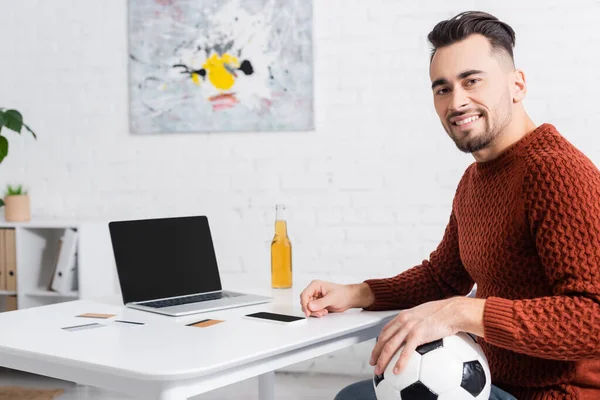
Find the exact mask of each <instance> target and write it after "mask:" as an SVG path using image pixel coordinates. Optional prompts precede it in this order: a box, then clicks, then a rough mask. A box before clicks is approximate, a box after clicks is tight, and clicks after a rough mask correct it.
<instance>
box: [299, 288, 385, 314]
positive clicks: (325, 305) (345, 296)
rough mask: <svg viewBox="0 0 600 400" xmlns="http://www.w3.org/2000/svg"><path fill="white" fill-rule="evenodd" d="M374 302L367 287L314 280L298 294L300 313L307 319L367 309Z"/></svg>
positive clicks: (371, 293)
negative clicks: (352, 309)
mask: <svg viewBox="0 0 600 400" xmlns="http://www.w3.org/2000/svg"><path fill="white" fill-rule="evenodd" d="M374 302H375V296H374V295H373V292H371V289H370V288H369V285H367V284H366V283H359V284H355V285H340V284H337V283H332V282H325V281H319V280H315V281H312V282H311V283H310V284H309V285H308V286H307V287H306V289H304V290H303V291H302V293H301V294H300V304H301V306H302V311H303V312H304V314H305V315H306V316H307V317H309V316H313V317H323V316H325V315H327V314H328V313H330V312H344V311H346V310H348V309H349V308H354V307H363V308H364V307H368V306H370V305H371V304H373V303H374Z"/></svg>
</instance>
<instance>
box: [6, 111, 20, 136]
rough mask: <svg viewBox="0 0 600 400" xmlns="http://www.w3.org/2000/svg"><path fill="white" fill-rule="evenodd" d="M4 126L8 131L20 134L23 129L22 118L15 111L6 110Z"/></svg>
mask: <svg viewBox="0 0 600 400" xmlns="http://www.w3.org/2000/svg"><path fill="white" fill-rule="evenodd" d="M3 119H4V124H3V125H4V126H5V127H7V128H8V129H10V130H12V131H15V132H18V133H21V128H22V127H23V116H22V115H21V113H20V112H18V111H17V110H6V111H4V116H3Z"/></svg>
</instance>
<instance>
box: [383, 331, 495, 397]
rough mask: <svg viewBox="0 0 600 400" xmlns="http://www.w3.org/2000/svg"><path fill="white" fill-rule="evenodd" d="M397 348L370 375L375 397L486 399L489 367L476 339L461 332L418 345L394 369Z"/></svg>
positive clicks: (488, 385) (488, 395) (488, 392)
mask: <svg viewBox="0 0 600 400" xmlns="http://www.w3.org/2000/svg"><path fill="white" fill-rule="evenodd" d="M401 350H402V348H400V350H398V351H397V352H396V354H394V357H392V359H391V361H390V363H389V364H388V366H387V367H386V369H385V371H383V374H381V375H375V376H374V377H373V385H374V387H375V394H376V395H377V399H378V400H430V399H431V400H436V399H437V400H483V399H485V400H487V399H489V397H490V390H491V376H490V368H489V365H488V362H487V359H486V358H485V355H484V354H483V351H482V350H481V347H480V346H479V345H478V344H477V342H476V341H475V339H474V338H473V337H472V336H471V335H469V334H467V333H463V332H459V333H457V334H456V335H453V336H448V337H445V338H443V339H440V340H436V341H434V342H431V343H426V344H424V345H421V346H419V347H417V349H416V351H415V352H414V353H413V354H412V355H411V357H410V361H409V362H408V365H407V366H406V367H405V368H404V370H402V371H401V372H400V374H398V375H396V374H394V372H393V369H394V366H395V365H396V362H397V361H398V356H399V355H400V351H401Z"/></svg>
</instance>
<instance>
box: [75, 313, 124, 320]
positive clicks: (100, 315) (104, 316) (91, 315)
mask: <svg viewBox="0 0 600 400" xmlns="http://www.w3.org/2000/svg"><path fill="white" fill-rule="evenodd" d="M115 315H117V314H96V313H86V314H80V315H78V317H83V318H100V319H106V318H111V317H114V316H115Z"/></svg>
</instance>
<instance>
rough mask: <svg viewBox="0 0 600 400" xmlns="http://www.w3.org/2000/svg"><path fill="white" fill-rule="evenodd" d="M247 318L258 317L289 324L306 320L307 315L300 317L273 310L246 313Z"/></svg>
mask: <svg viewBox="0 0 600 400" xmlns="http://www.w3.org/2000/svg"><path fill="white" fill-rule="evenodd" d="M246 317H247V318H256V319H261V320H265V321H271V322H277V323H280V324H289V323H293V322H301V321H306V318H305V317H298V316H296V315H288V314H277V313H272V312H264V311H263V312H257V313H253V314H248V315H246Z"/></svg>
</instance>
